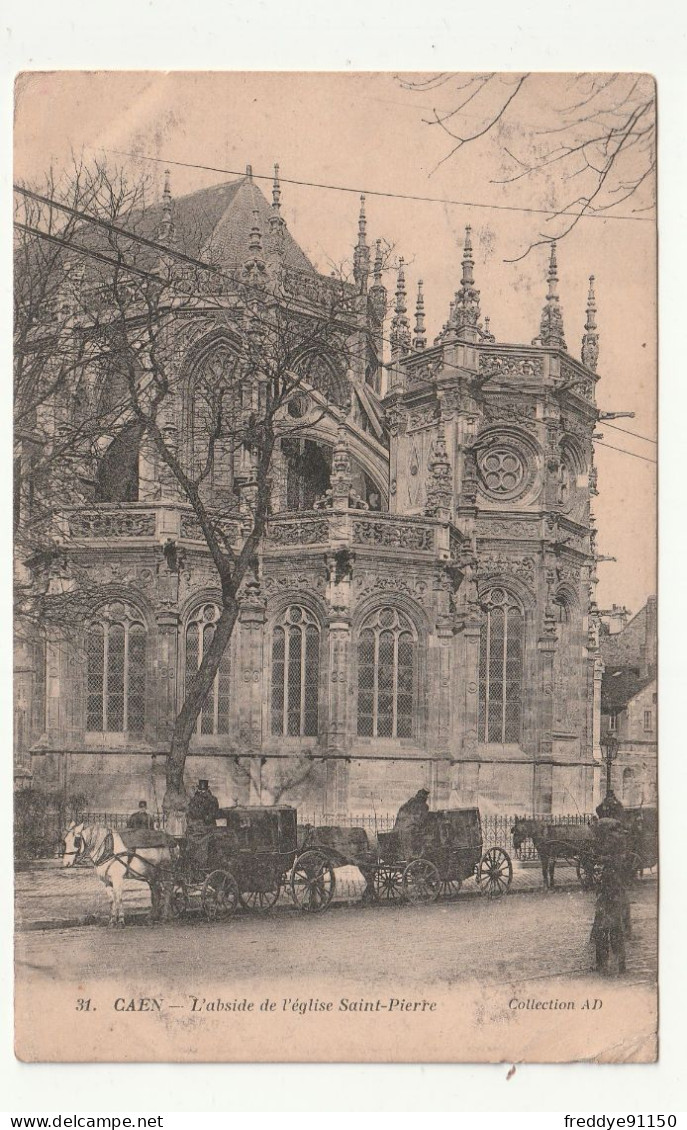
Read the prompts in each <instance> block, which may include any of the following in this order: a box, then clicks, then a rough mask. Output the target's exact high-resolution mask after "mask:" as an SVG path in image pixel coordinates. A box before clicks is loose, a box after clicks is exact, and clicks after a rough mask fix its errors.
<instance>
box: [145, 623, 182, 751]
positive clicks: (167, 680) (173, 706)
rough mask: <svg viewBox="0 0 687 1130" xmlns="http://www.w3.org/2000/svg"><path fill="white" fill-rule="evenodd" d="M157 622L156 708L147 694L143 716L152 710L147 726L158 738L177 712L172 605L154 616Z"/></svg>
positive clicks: (175, 626)
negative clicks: (151, 718) (151, 724)
mask: <svg viewBox="0 0 687 1130" xmlns="http://www.w3.org/2000/svg"><path fill="white" fill-rule="evenodd" d="M155 621H156V624H157V654H156V656H155V659H154V670H155V675H156V678H155V680H154V683H153V686H154V688H155V692H154V693H155V698H154V701H155V710H154V711H152V710H151V709H150V708H151V706H152V700H153V696H152V695H150V694H148V695H147V701H146V717H149V714H151V713H154V714H156V715H157V717H156V718H154V719H153V723H154V725H153V726H150V723H149V722H148V723H147V724H146V729H147V730H148V729H151V730H153V731H154V732H155V734H156V737H157V740H158V741H162V742H166V741H168V740H169V738H170V737H171V734H172V729H173V727H174V719H175V718H176V714H177V666H178V662H179V615H178V613H177V612H174V611H172V610H171V609H163V610H160V611H158V612H157V614H156V616H155Z"/></svg>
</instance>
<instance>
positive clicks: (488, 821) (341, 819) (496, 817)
mask: <svg viewBox="0 0 687 1130" xmlns="http://www.w3.org/2000/svg"><path fill="white" fill-rule="evenodd" d="M150 815H151V816H152V818H153V820H154V822H155V826H156V827H158V828H164V825H165V818H164V813H163V812H162V811H158V812H155V811H151V812H150ZM55 816H56V817H57V814H55ZM128 818H129V814H128V813H125V812H90V811H88V812H82V813H79V817H78V819H79V820H82V821H83V822H84V824H104V825H105V826H106V827H108V828H117V829H119V828H126V823H127V820H128ZM519 818H520V819H528V820H531V819H534V820H541V821H542V822H544V823H546V824H568V825H569V824H590V823H591V822H592V820H593V819H594V818H593V816H592V815H591V813H588V812H582V813H580V812H576V813H567V814H566V813H559V814H556V815H552V814H551V813H548V812H547V813H537V814H534V815H532V814H528V815H524V814H519ZM515 819H516V817H515V816H508V815H506V814H504V813H489V814H486V813H483V814H481V823H482V841H483V845H484V850H485V851H486V850H487V848H490V847H501V848H503V849H504V850H505V851H507V852H508V854H509V855H510V856H512V857H513V858H514V859H517V860H519V861H520V862H522V863H529V862H533V861H535V860H537V859H538V856H537V852H536V850H535V847H534V844H533V843H532V841H531V840H530V839H527V840H525V841H524V842H523V844H522V845H521V847H519V848H518V849H517V850H516V849H515V848H514V846H513V835H512V828H513V824H514V821H515ZM395 821H396V813H395V812H377V813H375V812H363V813H351V812H304V811H299V813H298V822H299V824H301V825H303V824H310V825H312V826H313V827H315V828H321V827H324V826H330V827H338V828H364V829H365V831H366V832H368V833H370V834H371V835H375V834H376V833H378V832H390V831H391V830H392V829H393V826H394V823H395ZM63 832H64V828H59V829H57V831H56V844H57V847H56V854H59V841H60V840H61V837H62V834H63Z"/></svg>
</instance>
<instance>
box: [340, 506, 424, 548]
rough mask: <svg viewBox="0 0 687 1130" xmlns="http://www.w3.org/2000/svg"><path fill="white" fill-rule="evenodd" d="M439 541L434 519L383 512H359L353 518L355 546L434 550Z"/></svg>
mask: <svg viewBox="0 0 687 1130" xmlns="http://www.w3.org/2000/svg"><path fill="white" fill-rule="evenodd" d="M435 541H436V528H435V526H434V525H432V523H431V522H418V521H414V520H413V519H408V518H399V517H396V515H382V514H357V515H356V517H355V518H354V519H353V544H354V545H370V546H375V547H379V548H384V547H388V548H390V549H410V550H414V551H420V552H423V553H434V549H435Z"/></svg>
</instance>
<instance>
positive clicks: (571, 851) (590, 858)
mask: <svg viewBox="0 0 687 1130" xmlns="http://www.w3.org/2000/svg"><path fill="white" fill-rule="evenodd" d="M511 832H512V834H513V844H514V847H515V849H516V851H519V850H520V849H521V848H522V846H523V844H524V843H525V841H526V840H528V839H529V840H531V842H532V843H533V845H534V847H535V849H536V852H537V854H538V856H539V859H540V862H541V867H542V875H543V879H544V886H545V887H553V885H554V872H555V866H556V862H557V861H562V862H564V863H569V864H572V865H573V866H574V867H575V868H576V871H577V878H578V879H579V881H580V883H581V885H582V887H583V889H584V890H591V889H592V888H593V887H595V886H596V885H597V884H598V883H599V881H600V878H601V874H602V871H603V868H604V866H605V864H606V863H607V862H608V860H609V859H611V858H613V859H617V858H619V857H622V858H623V861H624V868H625V870H626V871H627V874H628V876H629V877H634V876H637V875H639V876H641V875H642V873H643V872H644V870H646V869H647V868H651V867H654V866H655V865H656V862H657V860H658V814H657V811H656V809H655V808H644V807H642V808H625V809H619V811H618V815H617V818H615V819H600V820H597V819H596V818H594V819H589V820H588V821H586V822H582V821H572V820H559V821H556V820H555V819H554V818H553V817H550V818H548V819H547V818H546V817H540V818H539V819H529V818H522V817H517V816H516V818H515V823H514V825H513V827H512V829H511Z"/></svg>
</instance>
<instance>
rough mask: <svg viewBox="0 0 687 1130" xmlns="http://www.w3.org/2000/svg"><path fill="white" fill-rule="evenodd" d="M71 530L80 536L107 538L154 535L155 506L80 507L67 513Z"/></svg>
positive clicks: (73, 536)
mask: <svg viewBox="0 0 687 1130" xmlns="http://www.w3.org/2000/svg"><path fill="white" fill-rule="evenodd" d="M67 525H68V528H69V534H70V536H71V537H72V538H75V539H77V540H81V539H85V540H94V539H95V540H98V541H107V540H109V539H110V538H153V537H155V529H156V519H155V511H154V510H147V509H146V510H129V509H109V508H106V507H102V508H98V509H93V510H77V511H74V512H73V513H71V514H69V515H68V517H67Z"/></svg>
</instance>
